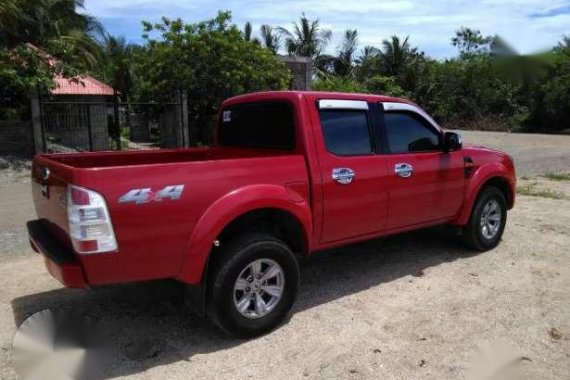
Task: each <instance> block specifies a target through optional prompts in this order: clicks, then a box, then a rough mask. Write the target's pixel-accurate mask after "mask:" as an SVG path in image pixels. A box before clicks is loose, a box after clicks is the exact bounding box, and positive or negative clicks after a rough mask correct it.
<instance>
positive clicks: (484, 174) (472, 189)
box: [453, 162, 516, 226]
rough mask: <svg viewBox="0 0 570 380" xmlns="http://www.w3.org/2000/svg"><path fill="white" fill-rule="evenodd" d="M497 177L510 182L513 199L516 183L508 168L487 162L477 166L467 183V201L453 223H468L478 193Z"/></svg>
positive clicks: (461, 224)
mask: <svg viewBox="0 0 570 380" xmlns="http://www.w3.org/2000/svg"><path fill="white" fill-rule="evenodd" d="M497 177H498V178H501V179H503V180H505V181H506V182H507V183H508V184H509V191H510V193H511V199H513V197H512V196H513V195H514V189H515V186H516V185H515V183H514V182H513V180H512V179H511V176H510V175H509V171H508V169H507V168H506V167H505V166H504V165H502V164H500V163H496V162H495V163H489V164H485V165H483V166H481V167H479V168H477V169H476V170H475V172H474V173H473V174H472V175H471V177H470V178H469V180H468V182H467V183H466V187H465V201H464V202H463V206H462V208H461V210H460V211H459V214H458V216H457V218H456V219H455V221H454V222H453V224H455V225H460V226H463V225H466V224H467V222H468V221H469V217H470V216H471V210H472V209H473V205H474V203H475V200H476V199H477V195H479V192H480V191H481V189H482V188H483V186H484V185H485V184H486V183H487V182H488V181H489V180H490V179H492V178H497ZM511 207H512V204H509V208H511Z"/></svg>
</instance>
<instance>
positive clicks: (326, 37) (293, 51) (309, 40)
mask: <svg viewBox="0 0 570 380" xmlns="http://www.w3.org/2000/svg"><path fill="white" fill-rule="evenodd" d="M279 31H280V33H281V34H282V35H283V37H284V38H285V48H286V49H287V53H288V54H289V55H297V56H301V57H310V58H312V59H313V60H315V59H317V58H318V57H319V56H320V55H321V54H322V52H323V51H324V49H325V47H326V46H327V44H328V43H329V42H330V40H331V38H332V32H331V31H330V30H328V29H323V28H322V27H321V26H320V21H319V19H316V20H313V21H311V20H309V19H308V18H307V17H306V16H305V14H304V13H303V14H302V15H301V19H300V20H299V22H295V23H293V30H292V31H289V30H287V29H286V28H283V27H279Z"/></svg>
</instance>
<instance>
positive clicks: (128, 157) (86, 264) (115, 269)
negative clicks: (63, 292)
mask: <svg viewBox="0 0 570 380" xmlns="http://www.w3.org/2000/svg"><path fill="white" fill-rule="evenodd" d="M45 168H47V169H49V172H50V175H49V179H48V180H44V179H42V174H45ZM276 168H279V170H275V169H276ZM32 173H33V174H32V176H33V183H32V194H33V197H34V203H35V207H36V213H37V215H38V218H39V219H40V220H43V221H46V223H45V224H48V226H47V227H49V229H50V230H51V231H52V233H53V235H54V236H55V237H57V239H58V240H59V241H60V242H61V243H62V244H63V245H64V246H67V247H68V248H69V247H70V241H69V238H68V235H69V231H68V230H69V226H68V219H67V218H68V216H67V210H66V206H65V204H66V191H67V185H68V184H73V185H77V186H81V187H84V188H87V189H90V190H94V191H96V192H98V193H99V194H103V195H104V197H105V199H106V202H107V205H108V208H109V210H110V215H111V219H112V221H113V226H114V229H115V233H116V236H117V240H118V247H119V248H118V251H117V252H115V253H107V254H101V255H76V259H77V260H78V262H79V265H80V266H81V267H82V268H83V270H84V271H85V276H86V280H87V281H88V283H89V284H91V285H101V284H108V283H116V282H128V281H138V280H147V279H154V278H173V277H174V278H175V277H176V276H177V275H178V274H179V273H178V271H179V270H180V268H181V264H182V261H183V259H184V257H185V253H186V252H188V246H187V243H188V241H189V239H190V236H191V234H192V231H193V230H194V227H195V226H196V224H197V223H198V221H199V220H200V218H201V217H202V216H203V215H204V213H206V212H207V211H208V209H209V207H211V206H212V205H214V204H215V202H217V201H218V200H219V199H220V198H222V197H224V196H227V195H228V194H230V195H231V194H233V193H234V192H235V191H238V190H241V189H243V188H246V187H252V186H253V187H255V186H256V185H264V186H272V185H275V186H280V187H283V186H285V185H286V184H289V183H296V184H305V186H304V189H305V190H303V191H301V193H303V194H302V198H304V199H305V200H308V173H307V169H306V165H305V158H304V157H303V155H301V154H296V153H295V152H281V151H275V150H273V151H267V150H258V149H255V150H254V149H240V148H222V147H220V148H196V149H176V150H166V151H165V150H160V151H156V152H154V151H145V152H132V151H131V152H100V153H81V154H59V155H39V156H36V158H35V159H34V161H33V169H32ZM167 186H183V189H184V190H183V193H182V196H181V197H180V199H178V200H164V201H150V202H147V203H144V204H137V203H135V202H121V201H120V199H121V197H123V196H124V195H125V194H127V193H129V192H130V191H132V190H136V189H151V190H152V191H153V192H157V191H160V190H161V189H164V188H165V187H167ZM302 187H303V186H302ZM46 188H49V190H47V192H46ZM46 194H47V196H46Z"/></svg>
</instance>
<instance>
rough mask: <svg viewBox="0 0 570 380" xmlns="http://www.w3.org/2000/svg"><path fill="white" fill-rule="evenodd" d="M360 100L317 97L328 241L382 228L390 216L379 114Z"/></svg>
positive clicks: (324, 234)
mask: <svg viewBox="0 0 570 380" xmlns="http://www.w3.org/2000/svg"><path fill="white" fill-rule="evenodd" d="M375 106H376V105H375V104H369V103H367V102H366V101H360V100H333V99H330V100H327V99H322V100H319V101H317V110H318V113H317V114H316V115H315V117H316V120H314V125H316V126H317V128H315V140H316V142H317V151H318V157H319V162H320V166H321V173H322V191H323V201H324V204H323V224H322V234H321V241H322V242H323V243H327V242H333V241H340V240H345V239H350V238H354V237H357V236H360V235H367V234H373V233H376V232H379V231H381V230H383V229H384V228H385V226H386V216H387V195H388V193H387V191H388V187H387V183H386V179H387V168H386V159H385V157H384V156H381V155H376V154H375V153H376V151H377V150H378V144H377V139H376V138H375V136H376V133H374V131H375V130H376V128H375V124H376V123H377V121H378V120H377V118H375V117H371V115H372V113H371V112H370V108H375Z"/></svg>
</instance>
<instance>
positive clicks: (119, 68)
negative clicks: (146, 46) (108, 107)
mask: <svg viewBox="0 0 570 380" xmlns="http://www.w3.org/2000/svg"><path fill="white" fill-rule="evenodd" d="M134 48H135V45H133V44H131V43H129V42H127V40H126V39H125V38H124V37H114V36H111V35H107V36H105V39H104V40H103V41H102V43H101V49H102V51H103V57H104V58H103V62H104V64H103V65H102V66H103V68H102V69H101V70H100V72H101V73H100V76H101V77H102V78H101V79H103V80H104V81H105V82H107V83H109V84H112V86H113V88H115V89H116V90H118V91H119V92H121V94H122V95H124V96H128V94H129V92H130V89H131V87H132V85H133V70H132V55H133V50H134Z"/></svg>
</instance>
